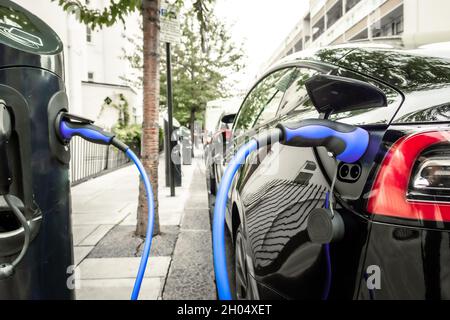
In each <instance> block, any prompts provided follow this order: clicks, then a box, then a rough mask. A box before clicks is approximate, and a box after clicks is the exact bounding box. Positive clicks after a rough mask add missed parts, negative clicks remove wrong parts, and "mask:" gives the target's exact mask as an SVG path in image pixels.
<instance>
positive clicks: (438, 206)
mask: <svg viewBox="0 0 450 320" xmlns="http://www.w3.org/2000/svg"><path fill="white" fill-rule="evenodd" d="M449 141H450V131H433V132H421V133H417V134H413V135H411V136H407V137H405V138H401V139H400V140H399V141H397V142H396V143H395V144H394V145H393V146H392V148H391V149H390V150H389V152H388V153H387V155H386V157H385V158H384V160H383V162H382V164H381V167H380V170H379V171H378V174H377V177H376V179H375V183H374V185H373V188H372V192H371V194H370V196H369V201H368V204H367V210H368V212H370V213H373V214H376V215H383V216H391V217H397V218H403V219H412V220H431V221H445V222H449V221H450V203H449V202H441V201H429V200H427V201H424V200H416V199H408V197H407V193H408V187H409V185H410V179H411V176H412V174H413V172H412V171H413V168H414V165H415V163H416V160H417V159H418V158H419V156H420V155H421V154H422V153H423V152H424V151H425V150H427V149H429V148H432V147H433V146H436V145H439V144H443V143H444V144H445V143H449Z"/></svg>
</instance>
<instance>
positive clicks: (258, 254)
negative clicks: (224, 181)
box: [213, 46, 450, 299]
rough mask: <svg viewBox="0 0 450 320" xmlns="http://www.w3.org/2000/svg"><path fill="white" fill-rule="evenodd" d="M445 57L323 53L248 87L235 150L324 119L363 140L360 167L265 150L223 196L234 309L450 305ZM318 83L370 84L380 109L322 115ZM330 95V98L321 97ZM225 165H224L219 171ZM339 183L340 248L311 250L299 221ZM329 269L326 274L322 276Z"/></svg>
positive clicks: (349, 50)
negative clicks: (282, 304)
mask: <svg viewBox="0 0 450 320" xmlns="http://www.w3.org/2000/svg"><path fill="white" fill-rule="evenodd" d="M446 55H447V56H448V57H450V51H448V52H439V53H437V52H432V51H431V50H426V49H418V50H409V51H408V50H400V49H394V48H375V47H369V46H367V47H352V46H345V47H330V48H324V49H320V50H316V51H314V52H309V53H300V54H296V55H292V56H289V57H287V58H285V59H283V60H282V61H280V62H279V63H277V64H276V65H275V66H273V67H272V68H271V69H270V70H269V71H268V72H267V73H266V74H265V75H264V76H262V77H261V78H260V80H258V81H257V83H256V84H255V85H254V86H253V88H252V89H251V90H250V91H249V93H248V94H247V96H246V98H245V99H244V101H243V103H242V106H241V108H240V109H239V111H238V113H237V114H236V117H235V120H234V123H233V128H232V134H233V136H232V140H231V142H230V144H229V145H232V146H233V148H231V150H229V151H228V152H227V153H226V155H225V156H224V158H225V161H224V162H222V161H219V162H216V163H215V164H214V168H213V171H214V172H216V175H215V180H216V183H219V182H220V174H217V172H222V171H223V166H224V165H226V163H227V162H228V161H229V160H230V158H231V157H232V155H233V150H232V149H234V150H236V149H237V148H239V146H241V145H242V144H243V143H244V142H245V141H247V140H248V137H252V136H254V135H256V134H258V133H260V132H262V131H265V130H269V129H271V128H274V127H275V126H276V125H277V124H279V123H289V122H298V121H302V120H305V119H318V118H325V119H330V120H335V121H339V122H343V123H347V124H352V125H356V126H361V127H362V128H364V129H366V130H367V131H368V132H369V133H370V145H369V148H368V150H367V152H366V153H365V155H364V156H363V158H362V159H361V160H360V161H358V162H356V163H353V164H347V163H337V162H336V160H335V159H334V158H332V157H330V155H329V153H328V152H327V151H326V150H325V149H324V148H322V147H318V148H296V147H291V146H285V145H282V144H280V143H273V144H270V145H268V146H267V147H264V148H261V149H260V150H258V152H254V153H252V154H251V155H250V156H249V157H248V158H247V160H246V163H245V164H244V165H243V166H242V167H241V169H240V170H239V171H238V173H237V175H236V177H235V179H234V181H233V185H232V189H231V192H230V193H229V203H228V213H227V217H226V223H227V229H228V231H229V236H230V237H229V246H230V248H231V250H230V265H229V273H230V278H231V281H232V282H233V284H234V286H235V288H234V292H235V295H236V298H239V299H278V298H279V299H283V298H284V299H323V298H324V290H327V289H326V287H327V284H328V283H331V287H330V290H329V294H328V295H327V298H328V299H450V142H449V141H450V59H449V58H446V57H445V56H446ZM318 74H329V75H335V76H339V77H343V78H347V79H354V80H359V81H364V82H367V83H370V84H372V85H374V86H376V87H377V88H379V89H381V90H382V91H383V92H384V94H385V96H386V97H387V106H385V107H383V108H370V107H369V108H368V107H367V106H366V107H364V108H362V109H354V110H350V111H343V110H339V109H337V110H326V111H325V112H319V111H318V110H317V109H316V107H315V105H314V104H313V103H312V101H311V99H310V97H309V96H308V93H307V90H306V87H305V83H306V81H308V79H311V78H312V77H314V76H316V75H318ZM330 94H331V95H332V94H333V93H332V92H331V93H330ZM224 163H225V164H224ZM335 175H336V180H335V181H336V182H335V187H334V192H333V195H334V197H333V198H334V210H335V211H336V212H337V213H339V214H340V216H341V217H342V219H343V221H344V225H345V232H344V235H343V238H342V239H341V240H340V241H336V242H333V243H330V245H329V252H330V255H329V257H330V259H327V256H326V254H325V247H324V246H323V245H321V244H317V243H313V242H312V241H311V240H310V238H309V236H308V232H307V230H306V226H307V221H308V216H309V214H310V213H311V211H312V210H313V209H315V208H321V207H324V205H325V198H326V194H327V192H328V191H329V189H330V185H331V182H332V180H333V178H334V177H335ZM328 262H330V268H328Z"/></svg>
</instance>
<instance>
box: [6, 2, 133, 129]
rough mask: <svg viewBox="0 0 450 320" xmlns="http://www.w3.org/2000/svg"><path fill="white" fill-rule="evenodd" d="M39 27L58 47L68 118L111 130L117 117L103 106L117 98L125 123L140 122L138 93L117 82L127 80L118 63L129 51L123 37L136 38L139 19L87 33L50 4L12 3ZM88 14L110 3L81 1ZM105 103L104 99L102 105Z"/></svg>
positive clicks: (124, 64) (127, 70)
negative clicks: (124, 106)
mask: <svg viewBox="0 0 450 320" xmlns="http://www.w3.org/2000/svg"><path fill="white" fill-rule="evenodd" d="M14 1H15V2H16V3H18V4H19V5H21V6H23V7H24V8H26V9H27V10H29V11H30V12H32V13H34V14H35V15H36V16H38V17H39V18H41V19H42V20H43V21H45V22H46V23H47V24H48V25H49V26H50V27H52V28H53V29H54V30H55V32H56V33H57V34H58V35H59V37H60V39H61V41H62V42H63V43H64V64H65V83H66V90H67V94H68V97H69V102H70V105H69V106H70V112H72V113H75V114H80V115H83V116H86V117H89V118H91V119H94V120H96V122H97V124H99V125H100V126H102V127H104V128H106V129H111V127H112V126H114V125H115V124H116V122H117V119H118V111H117V110H116V109H115V108H113V107H109V105H107V104H105V99H106V101H109V100H111V102H112V103H115V102H116V101H118V100H120V99H118V97H120V95H123V96H124V97H125V99H126V100H127V102H128V104H129V112H130V115H131V117H130V118H131V120H132V121H133V122H136V123H140V122H141V121H142V99H141V94H140V92H139V91H138V90H135V89H133V88H131V87H129V86H127V85H126V83H125V81H124V80H123V79H122V77H124V76H125V77H126V76H127V75H130V74H132V73H131V69H130V67H129V64H128V63H127V62H126V61H124V60H123V59H122V55H123V49H128V47H129V46H130V44H129V42H128V40H127V39H125V38H124V37H123V34H124V33H125V32H126V34H127V35H128V36H133V35H135V34H138V32H140V29H139V19H140V18H139V14H138V13H136V14H134V15H130V16H129V17H127V19H126V23H125V25H126V28H125V25H123V24H122V23H117V24H115V25H113V26H111V27H108V28H102V29H100V30H95V31H93V30H91V29H90V28H88V27H86V26H85V25H84V24H81V23H79V22H78V21H76V19H75V17H74V16H73V15H70V14H68V13H66V12H64V11H63V10H62V8H61V7H59V6H58V4H57V1H55V2H53V1H50V0H33V1H31V0H14ZM83 1H84V2H85V3H86V4H87V5H89V6H90V7H92V8H103V7H105V6H106V5H108V4H109V2H110V0H83ZM108 98H109V99H108Z"/></svg>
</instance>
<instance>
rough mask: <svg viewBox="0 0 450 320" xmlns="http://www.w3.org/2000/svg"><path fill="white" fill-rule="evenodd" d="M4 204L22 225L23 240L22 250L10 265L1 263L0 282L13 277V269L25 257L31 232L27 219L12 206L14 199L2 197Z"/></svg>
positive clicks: (6, 196) (6, 195)
mask: <svg viewBox="0 0 450 320" xmlns="http://www.w3.org/2000/svg"><path fill="white" fill-rule="evenodd" d="M3 197H4V199H5V201H6V203H7V204H8V206H9V208H10V209H11V211H12V212H13V213H14V215H15V216H16V218H17V220H19V222H20V224H21V225H22V228H23V232H24V240H23V245H22V250H21V251H20V253H19V255H18V256H17V257H16V258H15V259H14V261H13V262H11V263H2V264H0V280H1V279H6V278H8V277H10V276H12V275H13V273H14V269H15V268H16V266H17V265H18V264H19V263H20V261H22V259H23V258H24V257H25V254H26V253H27V250H28V247H29V245H30V239H31V230H30V226H29V225H28V222H27V219H26V218H25V216H24V215H23V214H22V212H21V211H20V209H19V208H18V207H17V206H16V205H15V204H14V199H13V198H12V197H11V195H9V194H5V195H3Z"/></svg>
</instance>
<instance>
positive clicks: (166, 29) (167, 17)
mask: <svg viewBox="0 0 450 320" xmlns="http://www.w3.org/2000/svg"><path fill="white" fill-rule="evenodd" d="M159 15H160V23H161V33H160V39H161V42H166V43H174V44H176V43H180V40H181V30H180V21H179V15H178V12H177V11H176V10H175V7H174V6H173V5H169V4H167V3H162V4H161V9H160V11H159Z"/></svg>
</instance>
